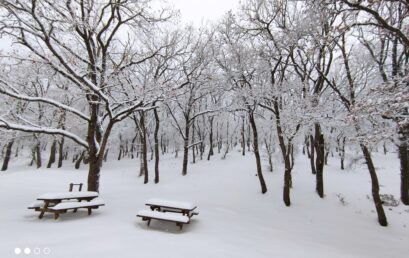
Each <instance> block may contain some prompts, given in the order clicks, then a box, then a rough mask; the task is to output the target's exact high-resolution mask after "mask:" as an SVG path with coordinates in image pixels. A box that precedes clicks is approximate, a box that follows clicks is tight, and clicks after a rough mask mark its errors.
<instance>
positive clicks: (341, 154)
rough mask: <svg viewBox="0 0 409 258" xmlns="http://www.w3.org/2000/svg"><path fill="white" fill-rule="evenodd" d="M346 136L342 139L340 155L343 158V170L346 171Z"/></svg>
mask: <svg viewBox="0 0 409 258" xmlns="http://www.w3.org/2000/svg"><path fill="white" fill-rule="evenodd" d="M345 138H346V137H345V136H344V137H343V138H342V143H341V144H342V145H341V150H340V153H339V155H340V156H341V170H344V169H345V166H344V160H345Z"/></svg>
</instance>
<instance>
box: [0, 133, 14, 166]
mask: <svg viewBox="0 0 409 258" xmlns="http://www.w3.org/2000/svg"><path fill="white" fill-rule="evenodd" d="M13 144H14V139H12V140H11V141H9V143H8V144H7V147H6V155H5V156H4V160H3V166H2V167H1V171H6V170H7V168H8V166H9V161H10V157H11V149H12V147H13Z"/></svg>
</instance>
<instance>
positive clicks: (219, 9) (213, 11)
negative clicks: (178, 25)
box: [168, 0, 240, 25]
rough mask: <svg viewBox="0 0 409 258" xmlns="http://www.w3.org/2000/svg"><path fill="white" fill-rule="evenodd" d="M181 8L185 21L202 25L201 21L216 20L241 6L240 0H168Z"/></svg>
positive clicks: (182, 17)
mask: <svg viewBox="0 0 409 258" xmlns="http://www.w3.org/2000/svg"><path fill="white" fill-rule="evenodd" d="M168 2H169V3H170V4H173V5H174V7H175V8H176V9H179V10H180V13H181V20H182V22H184V23H191V22H192V23H193V24H195V25H200V23H201V21H202V20H203V21H204V22H206V20H210V21H215V20H217V19H219V18H221V17H222V16H223V14H224V13H225V12H227V11H229V10H234V9H236V8H237V7H238V6H239V2H240V1H239V0H168Z"/></svg>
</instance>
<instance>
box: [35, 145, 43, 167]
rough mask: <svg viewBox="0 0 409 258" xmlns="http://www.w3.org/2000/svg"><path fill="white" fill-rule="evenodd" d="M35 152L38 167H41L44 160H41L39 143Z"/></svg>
mask: <svg viewBox="0 0 409 258" xmlns="http://www.w3.org/2000/svg"><path fill="white" fill-rule="evenodd" d="M35 153H36V160H35V161H36V164H37V168H41V166H42V162H41V145H40V143H38V144H37V145H36V147H35Z"/></svg>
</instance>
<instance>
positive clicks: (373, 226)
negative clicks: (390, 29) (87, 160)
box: [0, 151, 409, 258]
mask: <svg viewBox="0 0 409 258" xmlns="http://www.w3.org/2000/svg"><path fill="white" fill-rule="evenodd" d="M277 156H278V155H277ZM354 156H355V155H354ZM347 158H348V156H347ZM351 160H352V158H351ZM374 161H375V165H376V167H377V171H378V174H379V181H380V184H381V189H380V190H381V193H382V194H393V195H394V196H395V198H399V182H400V171H399V160H398V159H397V154H396V153H389V154H388V155H386V156H385V155H383V154H376V153H375V154H374ZM138 162H139V161H137V160H135V159H133V160H132V159H129V160H127V159H123V160H121V161H110V162H107V163H105V164H104V167H103V168H102V174H101V180H100V184H101V187H100V195H101V196H103V198H104V200H105V202H106V204H107V206H106V207H105V206H104V207H103V208H101V209H97V210H96V211H95V212H93V215H92V216H88V214H87V211H86V210H78V212H77V213H72V212H69V213H67V214H65V216H62V217H60V219H58V220H57V221H55V220H54V219H50V218H52V216H53V214H47V213H46V214H45V217H46V218H49V219H42V220H40V219H38V213H37V212H34V211H33V210H29V209H27V208H26V205H27V203H29V202H30V201H32V200H33V199H34V198H35V197H36V196H38V195H40V194H42V193H44V192H45V191H47V192H59V191H62V190H64V189H67V186H68V185H69V184H70V183H72V182H75V183H79V182H86V181H87V171H86V169H87V168H86V167H83V168H81V169H80V170H75V169H74V168H73V165H72V163H70V162H66V163H64V166H63V168H60V169H53V168H51V169H46V168H44V169H38V170H33V169H32V167H28V166H27V164H26V161H23V162H21V163H20V164H19V163H18V161H14V162H12V163H11V165H10V168H9V170H8V171H6V172H1V173H0V204H1V205H2V209H1V212H0V240H1V241H0V257H1V258H12V257H16V255H15V254H14V249H15V248H17V247H19V248H21V249H24V248H26V247H28V248H31V250H33V249H34V248H40V249H41V250H43V249H44V248H49V249H50V251H51V252H50V254H49V255H34V254H33V253H32V254H31V255H30V256H33V257H39V258H40V257H49V258H71V257H77V258H83V257H98V258H112V257H121V258H134V257H143V258H150V257H152V258H153V257H167V258H173V257H174V258H180V257H195V258H209V257H212V258H230V257H232V258H233V257H234V258H249V257H251V258H253V257H254V258H264V257H265V258H270V257H280V258H300V257H301V258H328V257H330V258H367V257H368V258H369V257H370V258H406V257H407V255H408V250H409V248H408V243H409V207H408V206H404V205H402V204H400V205H399V206H397V207H385V212H386V215H387V217H388V222H389V225H388V227H381V226H379V224H378V222H377V218H376V212H375V209H374V205H373V202H372V200H371V197H370V196H371V184H370V176H369V174H368V171H367V168H366V167H365V164H364V163H363V162H358V163H355V165H353V166H352V168H348V167H347V169H346V170H344V171H341V170H340V169H339V159H338V158H335V157H334V158H332V157H331V156H329V164H328V166H326V167H325V172H324V180H325V198H323V199H321V198H319V197H318V196H317V194H316V193H315V176H314V175H312V174H311V171H310V169H309V160H308V159H307V158H306V157H305V156H303V155H298V156H297V157H296V160H295V167H294V170H293V188H292V189H291V201H292V203H291V206H290V207H286V206H285V205H284V204H283V201H282V189H283V171H284V168H283V166H282V165H281V162H280V161H279V157H277V159H276V160H275V164H274V166H275V167H274V172H273V173H270V172H268V171H267V169H265V170H264V171H263V172H264V176H265V180H266V183H267V187H268V192H267V193H266V194H261V193H260V186H259V182H258V178H257V176H256V169H255V161H254V156H253V154H252V153H247V154H246V156H244V157H243V156H241V155H240V153H238V152H236V151H233V152H230V153H229V154H228V155H227V157H226V159H225V160H221V156H217V154H216V156H214V157H212V160H211V161H210V162H208V161H207V160H203V161H200V160H199V161H197V163H196V164H191V163H189V167H188V174H187V175H186V176H182V175H181V165H182V160H181V158H179V159H174V156H173V155H165V156H162V157H161V163H160V180H161V181H160V183H159V184H155V183H154V182H153V181H149V183H148V184H146V185H145V184H143V177H138V171H139V170H138ZM346 164H347V165H348V164H349V163H348V160H347V161H346ZM153 165H154V162H150V163H149V169H150V170H149V171H150V173H152V172H153V171H154V170H153ZM264 165H265V167H264V168H267V166H268V161H267V160H264ZM153 197H163V198H164V199H169V200H183V201H186V202H191V203H197V204H199V207H200V211H201V212H200V215H199V216H196V217H194V219H192V220H191V221H190V224H189V226H188V227H186V228H184V229H183V230H182V231H180V230H179V229H178V228H177V227H175V225H174V224H173V223H169V222H164V221H155V222H154V223H151V225H150V227H148V226H147V223H146V222H145V221H142V220H141V219H140V218H138V217H136V214H137V212H138V210H141V209H143V208H145V207H146V206H145V203H146V200H149V199H150V198H153ZM341 197H342V198H343V199H344V203H342V202H341V201H340V198H341ZM41 252H42V251H41ZM20 256H21V255H20ZM23 256H25V255H23ZM27 257H28V256H27Z"/></svg>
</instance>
